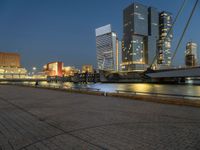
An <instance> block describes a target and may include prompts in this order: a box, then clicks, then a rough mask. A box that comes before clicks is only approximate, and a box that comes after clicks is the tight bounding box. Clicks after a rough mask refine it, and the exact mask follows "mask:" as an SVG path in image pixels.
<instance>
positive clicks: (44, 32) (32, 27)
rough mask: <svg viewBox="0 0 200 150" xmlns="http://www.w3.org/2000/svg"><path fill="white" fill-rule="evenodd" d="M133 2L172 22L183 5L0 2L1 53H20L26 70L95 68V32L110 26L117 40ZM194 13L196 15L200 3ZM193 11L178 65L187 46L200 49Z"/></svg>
mask: <svg viewBox="0 0 200 150" xmlns="http://www.w3.org/2000/svg"><path fill="white" fill-rule="evenodd" d="M133 2H139V3H142V4H144V5H147V6H152V7H156V8H158V9H159V10H165V11H169V12H171V13H172V14H173V18H174V17H175V16H176V14H177V10H178V9H179V7H180V5H181V3H182V2H183V0H175V1H173V2H170V1H166V0H159V1H157V0H151V1H149V0H137V1H132V0H123V1H121V0H109V1H107V0H101V1H94V0H87V1H80V2H78V3H77V2H76V1H70V0H69V1H65V0H58V1H53V0H20V1H16V0H1V1H0V51H2V52H18V53H20V55H21V60H22V66H23V67H25V68H27V69H31V68H32V67H33V66H36V67H37V68H38V67H40V68H42V66H43V65H44V64H46V63H48V62H52V61H63V62H64V63H65V64H66V65H73V66H77V67H79V68H80V67H81V66H82V65H83V64H92V65H93V66H97V65H96V45H95V34H94V33H95V29H96V28H98V27H100V26H103V25H105V24H112V27H113V30H114V31H115V32H116V33H117V34H118V37H119V40H121V39H122V35H123V9H124V8H126V7H127V6H128V5H130V4H131V3H133ZM194 2H195V1H194V0H191V1H189V2H188V4H187V8H186V9H185V11H184V13H183V15H182V16H181V18H180V19H179V20H178V24H176V26H175V28H174V40H173V45H172V51H173V50H174V47H175V46H176V45H174V43H175V44H176V42H177V41H178V36H180V34H181V32H182V30H183V28H184V26H183V25H185V21H186V18H188V16H189V13H190V11H191V8H192V6H193V5H194ZM172 3H173V5H172ZM197 9H198V10H197V11H199V9H200V4H198V7H197ZM197 11H196V12H195V15H194V17H193V19H192V22H191V25H190V27H189V30H188V31H187V33H186V36H185V38H184V40H183V42H182V46H181V48H180V49H179V52H178V53H177V57H176V60H177V63H176V64H177V65H179V64H182V65H184V57H185V53H184V52H185V46H186V44H187V42H188V41H194V42H195V43H197V44H198V45H200V38H199V35H200V30H197V29H198V27H199V26H200V22H199V19H200V14H199V13H197ZM198 54H199V51H198Z"/></svg>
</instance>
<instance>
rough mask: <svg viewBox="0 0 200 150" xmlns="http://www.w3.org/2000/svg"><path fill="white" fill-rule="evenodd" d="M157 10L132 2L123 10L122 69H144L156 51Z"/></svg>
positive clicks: (157, 35)
mask: <svg viewBox="0 0 200 150" xmlns="http://www.w3.org/2000/svg"><path fill="white" fill-rule="evenodd" d="M158 18H159V17H158V11H157V9H156V8H151V7H149V8H148V7H147V6H144V5H142V4H139V3H133V4H131V5H130V6H128V7H127V8H125V9H124V12H123V31H124V32H123V34H124V35H123V42H122V61H123V63H122V69H123V70H126V71H131V70H145V69H146V68H147V67H148V65H149V64H151V63H152V61H153V58H154V57H155V55H156V52H157V40H158V38H159V32H158V24H159V19H158Z"/></svg>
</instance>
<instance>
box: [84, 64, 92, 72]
mask: <svg viewBox="0 0 200 150" xmlns="http://www.w3.org/2000/svg"><path fill="white" fill-rule="evenodd" d="M86 72H87V73H93V72H94V70H93V66H92V65H83V66H82V73H86Z"/></svg>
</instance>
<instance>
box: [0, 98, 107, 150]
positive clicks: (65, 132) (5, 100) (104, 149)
mask: <svg viewBox="0 0 200 150" xmlns="http://www.w3.org/2000/svg"><path fill="white" fill-rule="evenodd" d="M0 100H1V101H4V102H6V103H8V104H10V105H12V106H14V107H16V108H18V109H20V110H21V111H23V112H25V113H28V114H29V115H31V116H33V117H35V118H36V119H38V120H39V121H41V120H40V117H38V116H37V115H35V114H33V113H31V112H29V111H27V110H26V109H24V108H22V107H20V106H18V105H16V104H14V103H12V102H10V101H9V100H8V99H5V98H3V97H0ZM42 122H44V123H46V124H47V125H49V126H52V127H53V128H55V129H57V130H60V131H62V132H63V134H68V135H70V136H72V137H74V138H76V139H79V140H81V141H83V142H86V143H88V144H91V145H93V146H95V147H98V148H100V149H102V150H107V149H106V148H104V147H102V146H100V145H97V144H94V143H92V142H89V141H87V140H85V139H83V138H80V137H78V136H76V135H73V134H72V133H71V132H68V131H65V130H63V129H62V128H59V127H57V126H55V125H53V124H51V123H49V122H46V121H42ZM36 143H39V142H36ZM36 143H31V144H28V145H25V146H24V147H21V148H20V149H18V150H22V149H25V148H27V147H30V146H31V145H34V144H36Z"/></svg>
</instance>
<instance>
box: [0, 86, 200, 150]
mask: <svg viewBox="0 0 200 150" xmlns="http://www.w3.org/2000/svg"><path fill="white" fill-rule="evenodd" d="M199 116H200V109H199V108H193V107H185V106H172V105H166V104H158V103H150V102H142V101H134V100H127V99H123V98H116V97H103V96H93V95H83V94H77V93H66V92H62V91H53V90H45V89H34V88H27V87H18V86H9V85H1V86H0V150H38V149H39V150H70V149H73V150H79V149H80V150H88V149H91V150H96V149H97V150H98V149H99V150H101V149H110V150H115V149H116V150H117V149H121V150H143V149H144V150H154V149H155V150H157V149H161V150H165V149H166V150H173V149H176V150H179V149H180V150H184V149H187V150H190V149H191V150H198V149H200V117H199Z"/></svg>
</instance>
